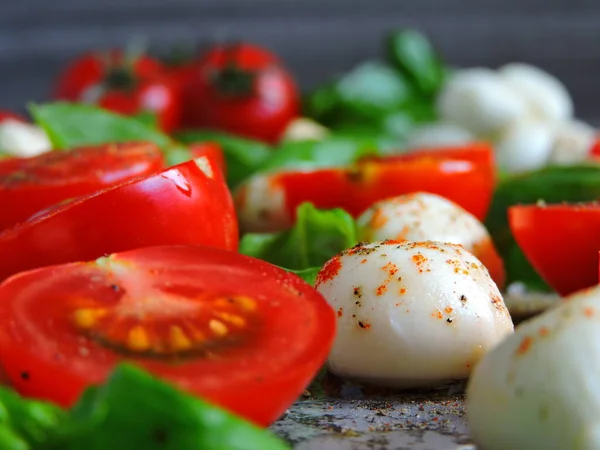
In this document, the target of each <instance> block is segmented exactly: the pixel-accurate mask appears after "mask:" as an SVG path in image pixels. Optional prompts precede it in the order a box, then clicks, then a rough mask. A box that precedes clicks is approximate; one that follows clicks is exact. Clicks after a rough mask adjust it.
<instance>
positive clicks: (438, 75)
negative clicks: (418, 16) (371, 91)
mask: <svg viewBox="0 0 600 450" xmlns="http://www.w3.org/2000/svg"><path fill="white" fill-rule="evenodd" d="M386 51H387V57H388V60H389V62H390V63H391V64H392V65H393V66H394V67H395V68H396V69H397V70H398V71H399V72H400V73H401V74H403V75H405V76H406V77H407V79H409V80H410V81H411V82H412V83H413V84H414V85H415V86H417V87H418V89H419V90H420V92H421V93H423V94H425V95H426V96H434V95H435V94H437V92H438V91H439V90H440V88H441V87H442V86H443V84H444V81H445V78H446V71H445V69H444V65H443V64H442V60H441V58H440V56H439V55H438V53H437V52H436V50H435V49H434V48H433V46H432V45H431V43H430V42H429V40H428V39H427V38H426V37H425V36H424V35H423V34H421V33H419V32H418V31H415V30H402V31H398V32H394V33H392V34H390V35H389V36H388V38H387V40H386Z"/></svg>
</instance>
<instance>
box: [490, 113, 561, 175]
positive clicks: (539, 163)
mask: <svg viewBox="0 0 600 450" xmlns="http://www.w3.org/2000/svg"><path fill="white" fill-rule="evenodd" d="M554 131H555V127H554V125H552V124H550V123H546V122H538V121H534V120H523V121H521V122H519V123H516V124H514V125H513V126H511V127H509V128H508V129H506V130H505V131H504V133H503V134H502V135H501V136H500V138H499V139H498V141H497V142H496V145H495V153H496V163H497V164H498V167H499V169H500V170H501V171H503V172H506V173H519V172H526V171H528V170H536V169H540V168H542V167H545V166H546V165H547V164H548V161H549V159H550V155H551V153H552V145H553V142H554Z"/></svg>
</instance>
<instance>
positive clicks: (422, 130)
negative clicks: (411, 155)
mask: <svg viewBox="0 0 600 450" xmlns="http://www.w3.org/2000/svg"><path fill="white" fill-rule="evenodd" d="M475 140H477V139H476V137H475V136H474V135H473V133H471V132H470V131H468V130H466V129H465V128H463V127H460V126H458V125H454V124H451V123H444V122H439V123H432V124H427V125H421V126H419V127H417V128H415V129H414V130H412V131H411V132H410V133H409V135H408V137H407V138H406V147H407V148H409V149H413V148H417V149H418V148H428V147H440V146H453V145H463V144H468V143H469V142H473V141H475Z"/></svg>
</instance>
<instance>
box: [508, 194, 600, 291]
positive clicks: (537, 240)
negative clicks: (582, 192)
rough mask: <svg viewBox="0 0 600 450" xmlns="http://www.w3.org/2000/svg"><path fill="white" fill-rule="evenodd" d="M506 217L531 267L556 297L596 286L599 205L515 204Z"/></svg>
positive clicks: (599, 242)
mask: <svg viewBox="0 0 600 450" xmlns="http://www.w3.org/2000/svg"><path fill="white" fill-rule="evenodd" d="M508 218H509V224H510V229H511V231H512V233H513V235H514V237H515V240H516V241H517V243H518V244H519V246H520V247H521V249H522V250H523V253H524V254H525V256H526V257H527V259H528V260H529V262H530V263H531V265H532V266H533V267H534V268H535V269H536V270H537V271H538V273H539V274H540V275H541V276H542V278H543V279H544V280H545V281H546V282H547V283H548V284H549V285H550V286H552V287H553V288H554V289H555V290H556V291H557V292H558V293H559V294H560V295H562V296H566V295H569V294H571V293H573V292H576V291H578V290H580V289H583V288H586V287H590V286H594V285H596V284H597V283H598V252H599V251H600V234H599V233H598V229H600V205H598V204H596V203H591V204H571V205H569V204H556V205H547V206H542V205H519V206H513V207H510V208H509V210H508Z"/></svg>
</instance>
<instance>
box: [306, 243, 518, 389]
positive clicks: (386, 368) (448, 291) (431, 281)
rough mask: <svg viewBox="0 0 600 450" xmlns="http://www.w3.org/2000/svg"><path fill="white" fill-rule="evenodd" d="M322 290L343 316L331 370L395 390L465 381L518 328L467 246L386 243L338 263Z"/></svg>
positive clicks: (319, 284) (320, 280) (323, 274)
mask: <svg viewBox="0 0 600 450" xmlns="http://www.w3.org/2000/svg"><path fill="white" fill-rule="evenodd" d="M315 287H316V289H317V290H318V291H319V292H320V293H321V294H322V295H323V296H324V297H325V299H326V300H327V301H328V303H329V304H330V305H331V307H332V308H334V310H335V311H336V312H337V319H338V320H337V332H336V333H337V334H336V338H335V342H334V345H333V349H332V351H331V353H330V356H329V360H328V366H329V370H330V371H331V372H332V373H334V374H337V375H340V376H343V377H348V378H352V379H356V380H359V381H365V382H369V383H375V384H381V385H386V386H394V387H415V386H423V385H431V384H435V383H439V382H444V381H448V380H451V379H459V378H465V377H467V376H468V375H469V373H470V371H471V368H472V367H473V365H474V364H475V362H477V361H478V360H479V358H480V357H481V355H483V354H484V353H486V352H487V351H488V350H489V349H491V348H492V347H493V346H494V345H496V343H497V342H499V341H500V340H501V339H502V338H503V337H504V336H506V335H507V334H509V333H511V332H512V330H513V325H512V322H511V318H510V315H509V313H508V311H507V309H506V307H505V305H504V301H503V300H502V295H501V294H500V291H499V290H498V288H497V287H496V285H495V284H494V282H493V281H492V279H491V278H490V275H489V273H488V271H487V270H486V269H485V267H484V266H483V264H482V263H481V262H480V261H479V260H478V259H477V258H476V257H475V256H473V255H472V254H470V253H469V252H467V251H466V250H465V249H463V248H462V247H461V246H459V245H454V244H447V243H441V242H434V241H426V242H420V243H415V242H406V241H384V242H377V243H371V244H364V245H357V246H356V247H353V248H351V249H349V250H346V251H345V252H343V253H342V254H341V255H338V256H335V257H334V258H332V259H330V260H329V261H328V262H327V263H326V264H325V265H324V266H323V268H322V269H321V271H320V272H319V274H318V276H317V280H316V283H315Z"/></svg>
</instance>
